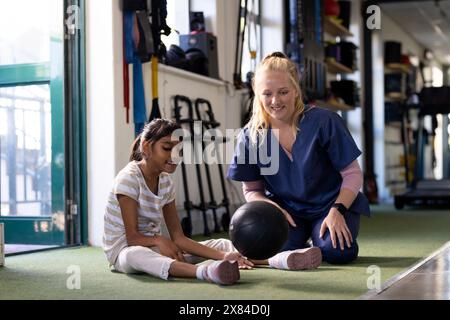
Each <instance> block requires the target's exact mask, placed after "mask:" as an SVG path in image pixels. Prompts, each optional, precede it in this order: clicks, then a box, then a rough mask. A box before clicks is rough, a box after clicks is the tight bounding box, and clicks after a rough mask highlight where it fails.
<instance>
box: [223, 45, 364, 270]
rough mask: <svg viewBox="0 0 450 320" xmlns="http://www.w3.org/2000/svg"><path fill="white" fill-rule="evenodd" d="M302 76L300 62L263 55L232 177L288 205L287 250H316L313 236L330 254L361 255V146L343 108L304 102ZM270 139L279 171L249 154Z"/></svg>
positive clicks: (257, 195) (336, 259)
mask: <svg viewBox="0 0 450 320" xmlns="http://www.w3.org/2000/svg"><path fill="white" fill-rule="evenodd" d="M299 83H300V82H299V75H298V71H297V68H296V65H295V64H294V63H293V62H292V61H290V60H289V59H288V58H287V57H286V56H285V55H284V54H283V53H280V52H275V53H272V54H270V55H268V56H267V57H266V58H264V59H263V60H262V62H261V63H260V64H259V66H258V68H257V70H256V72H255V76H254V79H253V89H254V92H255V99H254V102H253V114H252V117H251V119H250V121H249V123H248V124H247V125H246V127H245V128H244V131H243V134H242V135H241V136H240V139H239V141H238V148H236V154H235V156H234V158H233V159H234V160H233V163H232V164H231V165H230V167H229V170H228V177H229V178H231V179H233V180H237V181H242V182H243V191H244V195H245V198H246V200H247V201H254V200H263V201H269V202H271V203H273V204H275V205H276V206H278V207H279V208H280V209H281V210H282V211H283V213H284V215H285V216H286V219H287V220H288V222H289V224H290V226H289V239H288V242H287V243H286V245H285V247H284V249H283V250H286V251H287V252H290V250H294V251H296V250H298V249H304V250H306V251H302V252H303V254H304V255H305V256H306V255H307V254H308V252H309V258H310V259H311V256H314V255H316V253H314V252H317V248H315V251H313V252H310V251H308V249H307V248H309V247H310V244H309V243H308V239H310V238H311V240H312V244H313V246H315V247H319V248H320V250H319V251H321V253H322V255H323V259H324V260H325V261H326V262H329V263H339V264H341V263H348V262H351V261H353V260H355V259H356V257H357V255H358V244H357V242H356V237H357V235H358V231H359V219H360V215H361V214H365V215H369V214H370V211H369V205H368V201H367V199H366V197H365V196H364V195H363V194H362V193H361V192H359V190H360V188H361V186H362V182H363V179H362V172H361V169H360V167H359V165H358V162H357V160H356V159H357V158H358V157H359V156H360V155H361V151H360V150H359V149H358V148H357V146H356V144H355V142H354V140H353V138H352V136H351V135H350V133H349V131H348V129H347V128H346V126H345V124H344V122H343V121H342V119H341V118H340V117H339V115H337V114H336V113H334V112H331V111H328V110H325V109H320V108H316V107H314V106H305V105H304V104H303V101H302V96H301V90H300V86H299ZM273 142H275V146H276V150H272V151H271V152H277V155H279V157H278V158H276V157H271V159H272V162H273V161H276V160H278V171H277V172H275V173H274V174H266V173H264V172H263V171H262V169H263V168H264V164H263V163H260V162H257V163H255V162H252V163H250V161H248V160H246V154H249V152H250V151H252V150H261V146H263V145H265V146H266V150H269V149H268V148H267V146H271V145H273ZM258 152H259V151H258ZM250 157H251V156H250ZM242 159H244V160H245V161H243V160H242ZM313 249H314V247H312V248H310V249H309V250H313ZM282 254H285V253H281V254H279V255H278V256H280V255H281V256H282ZM285 255H288V254H285ZM276 261H278V265H280V264H283V262H282V261H283V259H282V260H276V259H275V262H272V264H273V263H275V264H277V262H276ZM280 261H281V262H280ZM269 262H270V260H269ZM311 266H313V265H311Z"/></svg>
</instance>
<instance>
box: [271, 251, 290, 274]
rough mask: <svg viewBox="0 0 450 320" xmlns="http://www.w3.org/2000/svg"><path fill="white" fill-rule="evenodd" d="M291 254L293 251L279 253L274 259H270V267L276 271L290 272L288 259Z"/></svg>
mask: <svg viewBox="0 0 450 320" xmlns="http://www.w3.org/2000/svg"><path fill="white" fill-rule="evenodd" d="M291 252H292V250H289V251H283V252H280V253H277V254H276V255H274V256H273V257H272V258H269V266H270V267H271V268H275V269H285V270H288V269H289V267H288V265H287V259H288V257H289V254H290V253H291Z"/></svg>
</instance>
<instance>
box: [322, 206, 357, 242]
mask: <svg viewBox="0 0 450 320" xmlns="http://www.w3.org/2000/svg"><path fill="white" fill-rule="evenodd" d="M327 228H328V230H329V231H330V237H331V243H332V244H333V248H335V249H336V246H337V245H336V237H337V238H338V239H339V245H340V247H341V250H344V239H345V243H347V246H348V247H349V248H350V247H351V244H352V243H353V238H352V233H351V232H350V230H349V229H348V227H347V223H346V222H345V219H344V216H343V215H342V214H341V213H340V212H339V211H338V210H337V209H336V208H331V210H330V212H329V213H328V216H327V217H326V218H325V220H323V223H322V225H321V227H320V238H322V237H323V235H324V234H325V231H327Z"/></svg>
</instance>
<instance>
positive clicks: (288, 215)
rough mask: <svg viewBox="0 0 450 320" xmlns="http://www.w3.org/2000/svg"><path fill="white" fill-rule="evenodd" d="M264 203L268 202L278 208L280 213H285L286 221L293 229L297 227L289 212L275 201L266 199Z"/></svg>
mask: <svg viewBox="0 0 450 320" xmlns="http://www.w3.org/2000/svg"><path fill="white" fill-rule="evenodd" d="M263 201H267V202H269V203H271V204H273V205H274V206H275V207H277V208H278V209H280V211H281V212H282V213H283V215H284V217H285V218H286V220H287V221H288V222H289V224H290V225H291V226H293V227H297V225H296V224H295V222H294V219H292V217H291V215H290V214H289V212H287V211H286V210H284V209H283V208H282V207H280V205H279V204H278V203H276V202H274V201H271V200H269V199H264V200H263Z"/></svg>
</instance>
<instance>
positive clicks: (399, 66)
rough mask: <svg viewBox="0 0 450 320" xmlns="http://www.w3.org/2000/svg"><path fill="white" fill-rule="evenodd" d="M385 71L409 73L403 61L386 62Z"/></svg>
mask: <svg viewBox="0 0 450 320" xmlns="http://www.w3.org/2000/svg"><path fill="white" fill-rule="evenodd" d="M385 68H386V70H387V71H392V72H402V73H409V71H410V68H409V67H408V66H407V65H406V64H403V63H388V64H386V66H385Z"/></svg>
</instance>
